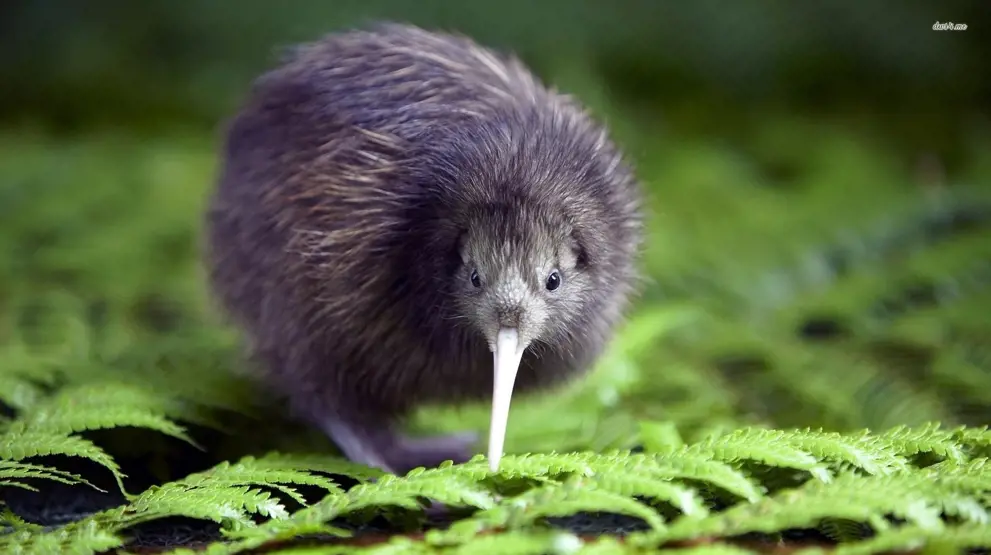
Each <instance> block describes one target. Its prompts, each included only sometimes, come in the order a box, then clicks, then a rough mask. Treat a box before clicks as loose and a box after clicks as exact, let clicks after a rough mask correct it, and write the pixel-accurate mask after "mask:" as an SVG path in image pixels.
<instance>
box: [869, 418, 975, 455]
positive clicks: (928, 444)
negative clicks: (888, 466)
mask: <svg viewBox="0 0 991 555" xmlns="http://www.w3.org/2000/svg"><path fill="white" fill-rule="evenodd" d="M877 440H878V442H883V443H886V444H888V445H890V446H891V447H893V448H895V449H897V450H898V451H899V453H900V454H902V455H906V456H911V455H916V454H918V453H934V454H936V455H939V456H941V457H944V458H947V459H951V460H954V461H961V460H963V456H964V455H963V453H962V452H961V450H960V440H959V438H958V431H957V430H941V429H940V425H939V424H938V423H928V424H925V425H923V426H917V427H911V428H910V427H908V426H896V427H894V428H892V429H890V430H888V431H886V432H885V433H883V434H881V435H880V436H878V437H877Z"/></svg>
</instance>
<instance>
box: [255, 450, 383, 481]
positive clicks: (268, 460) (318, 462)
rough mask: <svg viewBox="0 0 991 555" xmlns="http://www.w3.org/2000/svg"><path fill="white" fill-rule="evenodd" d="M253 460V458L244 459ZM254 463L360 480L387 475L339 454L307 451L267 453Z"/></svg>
mask: <svg viewBox="0 0 991 555" xmlns="http://www.w3.org/2000/svg"><path fill="white" fill-rule="evenodd" d="M243 460H251V458H250V457H249V458H247V459H243ZM254 464H255V465H257V466H258V467H260V468H268V469H272V470H298V471H302V470H307V471H311V472H322V473H326V474H335V475H339V476H347V477H348V478H352V479H355V480H358V481H362V482H367V481H369V480H374V479H377V478H380V477H382V476H384V475H385V473H384V472H382V471H381V470H379V469H377V468H372V467H368V466H365V465H362V464H357V463H354V462H351V461H349V460H347V459H345V458H342V457H339V456H328V455H319V454H306V453H298V454H297V453H292V454H286V453H278V452H273V453H266V454H265V455H264V456H262V457H259V458H258V459H255V460H254Z"/></svg>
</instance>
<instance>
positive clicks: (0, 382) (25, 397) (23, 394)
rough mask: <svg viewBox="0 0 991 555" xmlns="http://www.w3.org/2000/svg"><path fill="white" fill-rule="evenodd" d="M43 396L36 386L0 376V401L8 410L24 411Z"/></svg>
mask: <svg viewBox="0 0 991 555" xmlns="http://www.w3.org/2000/svg"><path fill="white" fill-rule="evenodd" d="M0 360H2V359H0ZM43 396H44V395H43V393H42V392H41V388H40V387H38V386H37V385H36V384H34V383H31V382H29V381H28V380H25V379H21V378H19V377H17V376H12V375H9V374H6V373H4V374H0V401H2V402H3V403H4V404H5V405H7V406H9V407H10V408H12V409H14V410H17V411H22V410H25V409H27V408H28V407H30V406H32V405H34V404H35V403H37V402H38V400H39V399H41V398H42V397H43Z"/></svg>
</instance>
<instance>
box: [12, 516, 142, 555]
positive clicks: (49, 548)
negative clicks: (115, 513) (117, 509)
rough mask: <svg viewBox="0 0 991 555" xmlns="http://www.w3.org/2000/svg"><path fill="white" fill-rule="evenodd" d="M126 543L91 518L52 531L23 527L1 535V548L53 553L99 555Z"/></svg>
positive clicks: (29, 554)
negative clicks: (38, 530) (39, 530)
mask: <svg viewBox="0 0 991 555" xmlns="http://www.w3.org/2000/svg"><path fill="white" fill-rule="evenodd" d="M123 545H124V541H123V540H122V539H121V538H119V537H117V536H116V535H114V534H113V533H111V532H109V531H107V530H106V529H104V528H102V527H101V526H99V524H98V523H97V522H96V521H94V520H90V519H87V520H83V521H80V522H74V523H71V524H67V525H65V526H60V527H58V528H56V529H54V530H51V531H44V532H35V531H29V530H22V531H17V532H13V533H10V534H7V535H3V536H0V549H2V550H3V552H4V553H11V554H15V553H16V554H22V555H51V554H53V553H73V554H78V555H96V554H97V553H104V552H107V551H109V550H111V549H114V548H117V547H122V546H123Z"/></svg>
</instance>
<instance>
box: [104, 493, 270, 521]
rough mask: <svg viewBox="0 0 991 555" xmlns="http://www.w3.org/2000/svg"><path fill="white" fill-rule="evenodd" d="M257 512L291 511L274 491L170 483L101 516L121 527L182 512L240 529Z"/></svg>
mask: <svg viewBox="0 0 991 555" xmlns="http://www.w3.org/2000/svg"><path fill="white" fill-rule="evenodd" d="M253 514H257V515H262V516H265V517H269V518H276V519H281V518H286V517H287V516H288V514H289V513H288V512H287V511H286V508H285V506H284V505H283V504H282V503H281V502H280V501H279V500H278V499H276V498H273V497H272V494H271V493H269V492H267V491H262V490H260V489H257V488H252V487H249V486H234V487H227V488H186V487H181V486H177V485H173V484H171V483H170V484H166V485H164V486H155V487H152V488H150V489H148V490H147V491H145V492H143V493H142V494H141V495H139V496H138V497H137V498H135V499H134V500H132V501H131V503H129V504H128V505H126V506H124V507H120V508H118V509H113V510H110V511H106V512H104V513H100V514H99V520H100V521H101V522H103V523H104V524H105V525H107V526H111V527H112V529H117V530H120V529H124V528H127V527H129V526H134V525H136V524H140V523H142V522H147V521H149V520H155V519H158V518H164V517H171V516H182V517H187V518H194V519H200V520H210V521H213V522H217V523H220V524H224V525H227V526H232V527H234V529H237V528H240V527H251V526H254V525H255V524H254V521H253V520H251V515H253Z"/></svg>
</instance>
